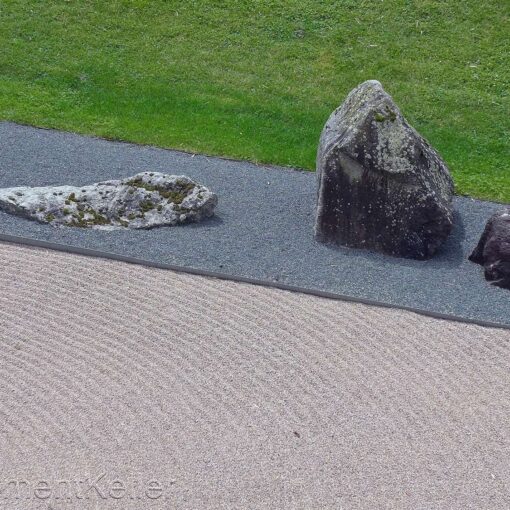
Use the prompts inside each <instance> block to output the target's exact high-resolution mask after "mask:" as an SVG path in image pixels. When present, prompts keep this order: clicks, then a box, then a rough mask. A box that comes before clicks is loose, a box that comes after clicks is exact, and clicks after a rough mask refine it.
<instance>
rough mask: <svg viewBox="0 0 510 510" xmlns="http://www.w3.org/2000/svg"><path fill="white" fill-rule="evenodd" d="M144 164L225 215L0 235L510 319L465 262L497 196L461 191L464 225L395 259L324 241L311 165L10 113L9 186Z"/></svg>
mask: <svg viewBox="0 0 510 510" xmlns="http://www.w3.org/2000/svg"><path fill="white" fill-rule="evenodd" d="M146 170H152V171H159V172H166V173H175V174H185V175H188V176H189V177H191V178H193V179H196V180H198V181H199V182H201V183H203V184H204V185H206V186H207V187H209V188H210V189H212V190H213V191H214V192H216V193H218V195H219V204H218V207H217V209H216V216H215V217H214V218H212V219H210V220H207V221H205V222H203V223H200V224H194V225H187V226H184V227H172V228H160V229H154V230H150V231H132V230H118V231H113V232H104V231H96V230H83V229H74V228H54V227H51V226H48V225H43V224H38V223H34V222H31V221H28V220H25V219H22V218H17V217H14V216H10V215H8V214H5V213H0V233H2V234H6V235H15V236H21V237H24V238H27V239H31V240H39V241H46V242H52V243H57V244H61V245H67V246H73V247H77V248H88V249H92V250H97V251H101V252H109V253H110V254H119V255H122V256H126V257H132V258H136V259H142V260H145V261H148V262H151V263H156V264H169V265H172V266H179V267H182V268H183V269H186V268H188V269H196V270H201V271H205V272H213V273H221V274H223V275H225V276H227V277H228V276H231V277H242V278H248V279H252V280H257V281H262V282H272V283H273V284H274V283H277V284H282V285H284V286H285V285H287V286H293V287H298V288H301V289H303V290H305V291H306V290H311V291H319V292H327V293H331V294H338V295H341V296H347V297H350V298H352V299H359V300H363V301H372V302H379V303H384V304H388V305H393V306H397V307H405V308H408V309H409V308H411V309H418V310H422V311H424V312H428V313H431V314H439V315H451V316H455V317H457V318H461V319H466V320H472V321H476V322H481V323H496V324H500V325H502V326H507V327H510V292H508V291H505V290H503V289H499V288H497V287H492V286H490V285H489V284H487V282H485V280H484V278H483V274H482V270H481V268H480V267H479V266H477V265H475V264H472V263H470V262H469V261H468V260H467V256H468V254H469V253H470V251H471V250H472V248H473V247H474V246H475V245H476V242H477V241H478V238H479V236H480V234H481V232H482V230H483V227H484V224H485V222H486V220H487V218H488V217H489V216H490V215H491V214H492V213H493V212H494V211H496V210H498V209H499V208H500V207H501V206H500V205H498V204H494V203H491V202H481V201H477V200H472V199H467V198H456V203H455V205H456V209H457V213H456V228H455V230H454V232H453V234H452V236H451V237H450V239H449V241H448V243H447V244H446V245H445V247H444V248H443V249H442V251H441V252H440V253H439V254H438V255H437V256H436V257H435V258H434V259H432V260H429V261H415V260H405V259H396V258H392V257H387V256H384V255H380V254H375V253H369V252H364V251H360V250H352V249H341V248H334V247H328V246H324V245H321V244H319V243H317V242H315V241H314V239H313V235H312V229H313V215H314V204H315V176H314V174H312V173H308V172H300V171H295V170H291V169H285V168H277V167H262V166H257V165H254V164H251V163H246V162H237V161H229V160H224V159H219V158H212V157H206V156H199V155H196V156H195V155H191V154H187V153H182V152H176V151H170V150H164V149H157V148H153V147H145V146H137V145H131V144H126V143H118V142H110V141H106V140H101V139H96V138H90V137H84V136H79V135H75V134H72V133H63V132H58V131H51V130H42V129H35V128H31V127H26V126H19V125H16V124H12V123H7V122H5V123H0V187H9V186H24V185H30V186H46V185H58V184H72V185H84V184H90V183H93V182H97V181H100V180H104V179H111V178H112V179H113V178H122V177H127V176H129V175H133V174H134V173H137V172H141V171H146Z"/></svg>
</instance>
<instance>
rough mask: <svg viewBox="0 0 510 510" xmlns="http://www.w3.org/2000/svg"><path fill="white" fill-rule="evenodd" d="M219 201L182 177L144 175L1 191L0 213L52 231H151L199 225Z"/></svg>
mask: <svg viewBox="0 0 510 510" xmlns="http://www.w3.org/2000/svg"><path fill="white" fill-rule="evenodd" d="M217 202H218V198H217V196H216V195H215V194H214V193H212V192H211V191H210V190H209V189H207V188H206V187H205V186H202V185H200V184H197V183H196V182H194V181H192V180H191V179H190V178H188V177H185V176H176V175H167V174H163V173H158V172H144V173H139V174H137V175H134V176H133V177H128V178H125V179H120V180H111V181H104V182H99V183H96V184H91V185H87V186H80V187H74V186H46V187H38V188H31V187H19V188H4V189H0V209H2V210H4V211H7V212H10V213H13V214H17V215H20V216H25V217H27V218H30V219H34V220H37V221H40V222H43V223H49V224H51V225H55V226H69V227H85V228H95V229H106V230H110V229H116V228H152V227H157V226H163V225H177V224H181V223H187V222H196V221H200V220H202V219H203V218H206V217H208V216H211V215H212V214H214V208H215V206H216V204H217Z"/></svg>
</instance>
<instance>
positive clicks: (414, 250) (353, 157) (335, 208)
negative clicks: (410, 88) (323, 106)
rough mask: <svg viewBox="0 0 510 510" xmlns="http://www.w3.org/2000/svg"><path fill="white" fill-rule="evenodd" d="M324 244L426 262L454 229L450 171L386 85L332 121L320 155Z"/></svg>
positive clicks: (355, 95) (357, 98) (319, 216)
mask: <svg viewBox="0 0 510 510" xmlns="http://www.w3.org/2000/svg"><path fill="white" fill-rule="evenodd" d="M317 178H318V203H317V212H316V224H315V235H316V238H317V239H318V240H319V241H322V242H328V243H335V244H338V245H343V246H350V247H355V248H367V249H373V250H377V251H380V252H383V253H387V254H389V255H394V256H401V257H408V258H415V259H425V258H429V257H431V256H432V255H434V253H435V252H436V251H437V249H438V248H439V247H440V246H441V244H442V243H443V242H444V241H445V240H446V238H447V237H448V235H449V234H450V231H451V228H452V224H453V210H452V197H453V191H454V187H453V181H452V178H451V176H450V173H449V171H448V168H447V166H446V164H445V163H444V162H443V161H442V159H441V158H440V156H439V155H438V153H437V152H436V151H435V150H434V149H433V148H432V147H431V146H430V145H429V144H428V143H427V141H426V140H424V139H423V138H422V137H421V136H420V135H419V134H418V133H417V132H416V131H415V130H414V129H413V128H412V127H411V126H410V125H409V124H408V123H407V121H406V119H405V118H404V117H403V116H402V114H401V112H400V110H399V108H398V107H397V106H396V104H395V103H394V101H393V99H392V98H391V97H390V96H389V95H388V94H387V93H386V92H385V91H384V89H383V88H382V86H381V84H380V83H379V82H378V81H375V80H371V81H367V82H365V83H362V84H361V85H360V86H358V87H357V88H356V89H354V90H353V91H352V92H351V93H350V94H349V95H348V97H347V99H346V100H345V102H344V103H343V104H342V105H341V106H340V107H339V108H338V109H337V110H335V111H334V112H333V113H332V115H331V116H330V118H329V119H328V121H327V123H326V125H325V127H324V130H323V131H322V135H321V138H320V144H319V150H318V155H317Z"/></svg>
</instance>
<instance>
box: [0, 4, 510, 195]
mask: <svg viewBox="0 0 510 510" xmlns="http://www.w3.org/2000/svg"><path fill="white" fill-rule="evenodd" d="M324 4H327V5H319V3H318V2H312V1H308V0H301V1H299V2H298V1H290V0H286V1H284V2H276V1H274V2H273V1H264V2H262V1H255V2H238V1H234V0H227V1H224V2H208V1H190V2H186V3H181V2H163V1H153V2H145V1H143V2H142V1H116V0H114V1H112V2H99V1H98V2H77V3H71V2H66V1H63V0H62V1H52V0H51V1H46V2H39V1H34V0H30V1H24V2H23V1H19V0H9V1H6V2H3V3H2V4H1V5H0V22H1V24H2V27H3V30H2V31H1V32H0V41H1V43H2V48H3V51H2V53H1V54H0V118H1V119H3V120H10V121H14V122H19V123H23V124H30V125H35V126H39V127H48V128H56V129H62V130H67V131H74V132H77V133H81V134H87V135H95V136H100V137H103V138H107V139H115V140H122V141H129V142H135V143H142V144H149V145H155V146H160V147H165V148H174V149H180V150H186V151H189V152H200V153H205V154H210V155H218V156H223V157H229V158H233V159H242V160H250V161H254V162H257V163H264V164H266V163H267V164H275V165H282V166H290V167H295V168H302V169H308V170H312V169H314V167H315V154H316V148H317V143H318V139H319V135H320V132H321V130H322V127H323V125H324V123H325V121H326V119H327V117H328V116H329V114H330V112H331V111H332V110H333V109H334V108H336V107H337V106H338V105H339V104H340V103H341V102H342V101H343V99H344V98H345V96H346V95H347V93H348V92H349V91H350V90H351V89H352V88H353V87H355V86H356V85H357V84H359V83H361V82H362V81H364V80H366V79H378V80H379V81H381V82H382V83H383V86H384V87H385V88H386V90H387V91H388V92H389V93H390V94H392V95H393V97H394V99H395V101H396V102H397V104H399V106H400V108H401V110H402V112H403V113H404V115H405V116H406V117H407V119H408V120H409V122H410V123H411V124H412V125H413V126H414V127H415V128H416V129H417V130H418V131H419V132H420V133H421V134H422V135H423V136H425V137H426V138H427V139H428V140H429V141H430V143H431V144H432V145H433V146H434V147H435V148H436V149H437V150H438V151H439V152H440V154H441V155H442V156H443V158H444V159H445V161H446V162H447V164H448V166H449V167H450V169H451V171H452V174H453V176H454V179H455V183H456V189H457V193H458V194H465V195H470V196H473V197H476V198H481V199H489V200H494V201H499V202H510V116H509V115H508V113H509V112H510V95H509V90H508V89H509V87H508V85H509V83H510V66H508V48H509V47H510V35H509V34H510V21H509V20H510V4H508V3H506V2H500V1H497V0H489V1H488V2H484V3H482V2H475V1H473V0H468V1H466V2H443V1H432V0H430V1H429V0H421V1H418V0H417V1H414V2H404V1H397V0H385V1H384V2H378V1H359V0H358V1H350V0H346V1H342V2H330V3H324ZM7 170H8V169H5V171H7Z"/></svg>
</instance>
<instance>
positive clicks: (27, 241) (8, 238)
mask: <svg viewBox="0 0 510 510" xmlns="http://www.w3.org/2000/svg"><path fill="white" fill-rule="evenodd" d="M0 242H8V243H17V244H24V245H28V246H34V247H37V248H46V249H50V250H57V251H62V252H66V253H74V254H76V255H84V256H87V257H96V258H104V259H110V260H117V261H120V262H126V263H128V264H136V265H142V266H148V267H155V268H158V269H168V270H171V271H176V272H179V273H187V274H193V275H198V276H206V277H209V278H217V279H219V280H229V281H234V282H241V283H249V284H252V285H258V286H263V287H272V288H276V289H281V290H287V291H290V292H300V293H303V294H309V295H312V296H317V297H323V298H327V299H335V300H340V301H347V302H353V303H361V304H365V305H371V306H379V307H382V308H390V309H391V308H393V309H397V310H406V311H409V312H414V313H417V314H420V315H424V316H427V317H433V318H435V319H443V320H448V321H454V322H464V323H468V324H476V325H478V326H483V327H489V328H499V329H505V330H510V325H506V324H501V323H498V322H492V321H483V320H479V319H471V318H468V317H460V316H456V315H452V314H443V313H440V312H434V311H430V310H423V309H420V308H414V307H412V306H403V305H395V304H393V303H387V302H384V301H377V300H372V299H366V298H361V297H355V296H349V295H346V294H339V293H334V292H327V291H321V290H318V289H312V288H307V287H299V286H296V285H287V284H285V283H281V282H275V281H271V280H261V279H257V278H249V277H245V276H239V275H231V274H227V273H220V272H215V271H209V270H206V269H198V268H193V267H186V266H179V265H174V264H167V263H163V262H155V261H151V260H144V259H140V258H136V257H129V256H126V255H120V254H117V253H112V252H107V251H100V250H93V249H90V248H81V247H79V246H71V245H65V244H59V243H54V242H51V241H42V240H39V239H33V238H27V237H21V236H14V235H10V234H3V233H0Z"/></svg>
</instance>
